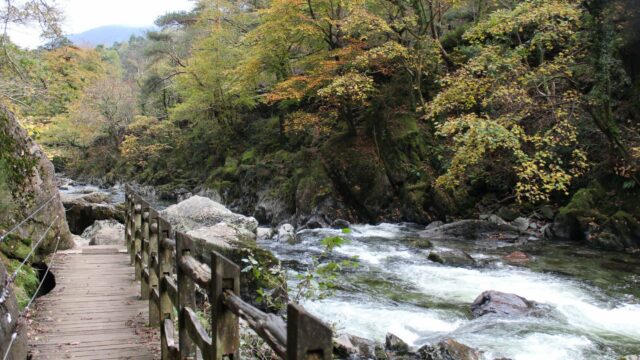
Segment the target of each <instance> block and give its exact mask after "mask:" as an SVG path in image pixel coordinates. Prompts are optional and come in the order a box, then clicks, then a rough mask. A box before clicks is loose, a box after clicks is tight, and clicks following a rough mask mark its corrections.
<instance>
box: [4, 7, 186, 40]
mask: <svg viewBox="0 0 640 360" xmlns="http://www.w3.org/2000/svg"><path fill="white" fill-rule="evenodd" d="M55 3H56V4H58V7H59V8H61V9H62V10H63V11H64V16H65V20H64V23H63V27H62V28H63V30H64V31H65V33H66V34H77V33H80V32H83V31H86V30H90V29H93V28H97V27H100V26H105V25H128V26H144V27H146V26H152V25H153V21H154V20H155V19H156V18H157V17H158V16H160V15H163V14H165V13H167V12H170V11H178V10H190V9H191V8H192V7H193V5H194V2H193V1H192V0H56V1H55ZM9 36H10V37H11V39H12V40H13V41H14V42H15V43H17V44H18V45H20V46H23V47H29V48H34V47H37V46H38V45H40V44H41V43H42V40H41V39H40V33H39V29H38V28H37V27H33V26H32V27H13V28H12V29H10V31H9Z"/></svg>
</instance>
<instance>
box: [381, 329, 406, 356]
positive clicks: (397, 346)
mask: <svg viewBox="0 0 640 360" xmlns="http://www.w3.org/2000/svg"><path fill="white" fill-rule="evenodd" d="M384 346H385V349H386V350H388V351H392V352H394V353H396V354H406V353H408V352H409V345H408V344H407V343H406V342H404V341H403V340H402V339H400V338H399V337H397V336H396V335H394V334H391V333H387V336H385V340H384Z"/></svg>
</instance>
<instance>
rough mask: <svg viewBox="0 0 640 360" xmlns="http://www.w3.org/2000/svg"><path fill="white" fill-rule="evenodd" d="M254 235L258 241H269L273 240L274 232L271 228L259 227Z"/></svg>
mask: <svg viewBox="0 0 640 360" xmlns="http://www.w3.org/2000/svg"><path fill="white" fill-rule="evenodd" d="M256 234H257V237H258V240H269V239H272V238H273V236H274V235H275V231H274V230H273V228H272V227H263V226H260V227H258V230H257V231H256Z"/></svg>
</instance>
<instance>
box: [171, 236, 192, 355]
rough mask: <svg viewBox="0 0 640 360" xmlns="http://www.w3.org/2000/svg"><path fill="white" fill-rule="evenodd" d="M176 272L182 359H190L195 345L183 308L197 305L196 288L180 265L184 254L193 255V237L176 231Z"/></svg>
mask: <svg viewBox="0 0 640 360" xmlns="http://www.w3.org/2000/svg"><path fill="white" fill-rule="evenodd" d="M175 237H176V272H177V275H178V304H177V305H178V306H177V308H178V336H179V342H180V360H184V359H190V358H192V357H193V356H194V349H195V345H194V343H193V341H192V340H191V337H190V336H189V331H188V330H187V324H186V322H185V317H184V316H182V313H183V309H184V308H185V307H190V308H192V309H195V307H196V296H195V295H196V289H195V284H194V281H193V279H191V277H190V276H189V275H188V274H186V273H185V272H184V271H183V270H182V269H181V267H180V262H181V259H182V257H183V256H189V255H191V239H189V237H188V236H187V235H185V234H182V233H180V232H177V231H176V234H175Z"/></svg>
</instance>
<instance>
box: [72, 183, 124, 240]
mask: <svg viewBox="0 0 640 360" xmlns="http://www.w3.org/2000/svg"><path fill="white" fill-rule="evenodd" d="M108 200H109V195H108V194H105V193H101V192H92V193H89V194H85V195H81V196H68V195H67V196H63V197H62V203H63V204H64V207H65V209H67V222H68V223H69V229H70V230H71V232H72V233H73V234H77V235H79V234H82V232H83V231H84V230H85V229H86V228H88V227H89V226H91V225H93V223H94V222H96V221H97V220H111V219H114V220H117V221H119V222H121V223H124V211H123V209H122V208H121V207H117V206H115V205H113V204H109V203H107V201H108Z"/></svg>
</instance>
